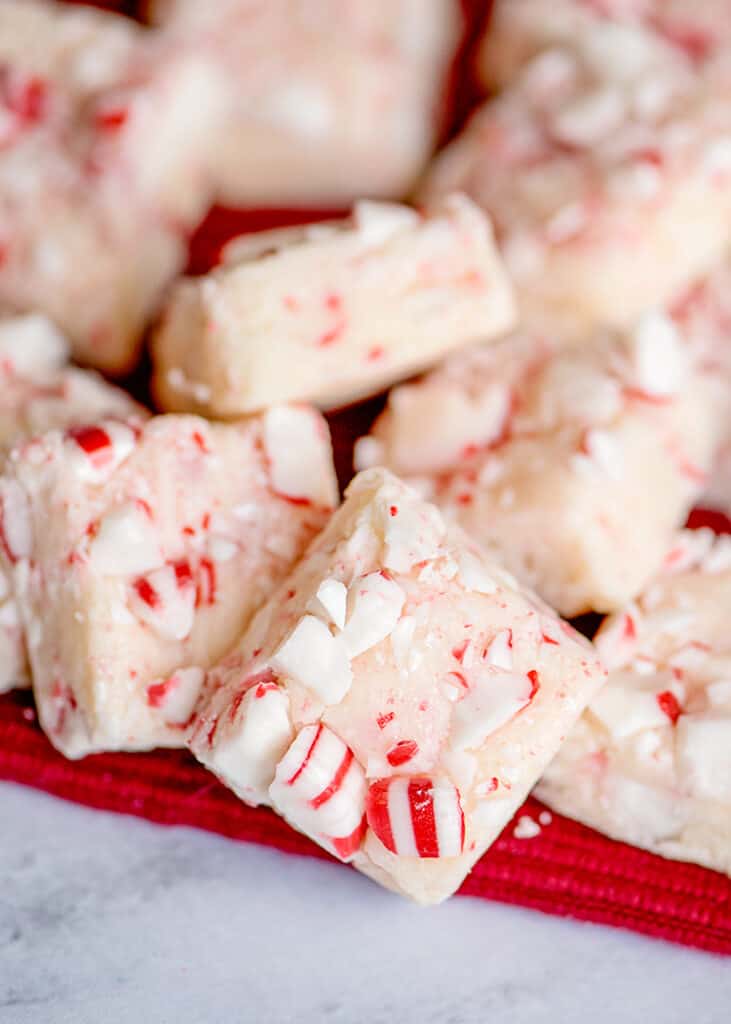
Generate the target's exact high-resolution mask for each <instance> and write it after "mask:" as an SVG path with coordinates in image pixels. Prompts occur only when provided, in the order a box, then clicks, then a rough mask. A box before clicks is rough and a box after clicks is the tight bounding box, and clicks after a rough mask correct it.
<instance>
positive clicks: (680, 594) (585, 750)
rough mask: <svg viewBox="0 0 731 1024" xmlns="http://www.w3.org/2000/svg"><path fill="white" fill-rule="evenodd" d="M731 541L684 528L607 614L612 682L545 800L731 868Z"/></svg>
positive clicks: (618, 834) (600, 642) (620, 833)
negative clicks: (634, 591) (633, 591)
mask: <svg viewBox="0 0 731 1024" xmlns="http://www.w3.org/2000/svg"><path fill="white" fill-rule="evenodd" d="M730 604H731V538H729V537H718V538H714V536H713V534H712V533H711V531H709V530H698V531H683V532H682V533H680V534H679V535H678V536H677V538H676V540H675V542H674V543H673V545H672V546H671V547H670V549H669V551H668V553H667V557H666V559H665V565H664V567H663V570H662V572H661V573H660V574H659V575H658V576H657V577H656V578H655V580H654V581H653V582H652V584H651V585H650V586H648V587H647V589H646V590H645V591H644V592H643V593H642V595H641V596H640V597H639V598H638V599H637V601H636V602H634V603H633V604H631V605H628V607H627V608H626V609H624V610H623V611H622V612H619V613H617V614H616V615H614V616H611V617H610V618H609V619H607V620H606V621H605V623H604V625H603V626H602V628H601V630H600V632H599V634H598V636H597V639H596V644H597V648H598V650H599V651H600V654H601V656H602V657H603V659H604V662H605V664H606V665H607V666H608V668H609V670H610V671H609V679H608V681H607V684H606V686H605V687H604V688H603V689H602V690H601V692H600V693H599V695H598V696H597V697H595V698H594V700H593V701H592V703H591V705H590V706H589V709H588V710H587V711H586V712H585V713H584V715H583V717H582V719H581V721H580V722H579V723H578V725H577V726H576V727H575V728H574V729H573V731H572V732H571V734H570V735H569V737H568V739H567V740H566V743H565V744H564V745H563V747H562V748H561V750H560V752H559V754H558V756H557V757H556V759H555V760H554V761H553V762H552V763H551V765H550V766H549V768H548V770H547V772H546V774H545V775H544V777H543V779H542V780H541V783H540V785H539V786H538V789H537V791H536V792H537V795H538V796H539V797H540V799H541V800H544V801H545V802H546V803H547V804H548V805H549V806H550V807H552V808H554V810H556V811H559V812H560V813H561V814H566V815H568V816H569V817H571V818H576V819H577V820H578V821H581V822H583V823H584V824H586V825H589V826H591V827H592V828H596V829H598V830H599V831H600V832H604V833H606V834H607V835H609V836H612V838H614V839H619V840H622V841H623V842H626V843H632V844H633V845H634V846H641V847H643V848H645V849H647V850H652V851H653V852H654V853H659V854H661V855H662V856H664V857H671V858H673V859H677V860H689V861H695V862H697V863H698V864H704V865H705V866H706V867H709V868H715V869H716V870H717V871H723V872H725V873H726V874H729V875H731V632H730V631H729V626H728V609H729V605H730Z"/></svg>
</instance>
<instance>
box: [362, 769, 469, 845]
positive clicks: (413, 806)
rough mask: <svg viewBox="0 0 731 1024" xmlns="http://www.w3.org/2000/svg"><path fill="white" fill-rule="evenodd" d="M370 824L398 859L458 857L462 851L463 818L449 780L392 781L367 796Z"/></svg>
mask: <svg viewBox="0 0 731 1024" xmlns="http://www.w3.org/2000/svg"><path fill="white" fill-rule="evenodd" d="M366 815H367V819H368V824H369V825H370V827H371V828H372V829H373V832H374V833H375V834H376V836H377V837H378V839H380V841H381V842H382V843H383V845H384V846H385V847H386V849H387V850H390V851H391V853H395V854H396V855H397V856H398V857H428V858H435V857H458V856H459V855H460V853H461V852H462V850H463V849H464V813H463V811H462V804H461V802H460V798H459V790H458V789H457V788H456V786H454V785H453V784H452V783H451V782H450V781H449V779H445V778H441V779H432V778H430V777H429V776H428V775H416V776H413V777H411V778H409V777H407V776H402V775H393V776H391V778H389V779H379V780H378V781H377V782H374V783H373V784H372V786H371V787H370V789H369V790H368V798H367V800H366Z"/></svg>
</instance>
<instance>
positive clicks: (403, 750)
mask: <svg viewBox="0 0 731 1024" xmlns="http://www.w3.org/2000/svg"><path fill="white" fill-rule="evenodd" d="M418 753H419V745H418V743H416V742H415V741H414V740H400V741H399V742H398V743H397V744H396V746H394V747H391V749H390V750H389V752H388V753H387V754H386V760H387V761H388V763H389V764H390V765H391V767H392V768H397V767H398V766H399V765H401V764H406V762H407V761H410V760H411V759H412V758H413V757H416V755H417V754H418Z"/></svg>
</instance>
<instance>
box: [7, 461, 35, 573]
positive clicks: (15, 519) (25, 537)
mask: <svg viewBox="0 0 731 1024" xmlns="http://www.w3.org/2000/svg"><path fill="white" fill-rule="evenodd" d="M0 544H1V545H2V548H3V551H4V552H5V556H6V557H7V558H8V560H9V561H10V562H11V564H13V563H15V562H17V561H19V560H20V559H21V558H29V557H30V555H31V552H32V550H33V527H32V524H31V518H30V510H29V508H28V500H27V498H26V496H25V494H24V492H23V489H22V488H21V487H20V486H19V485H18V484H17V483H16V482H15V481H14V480H3V481H0Z"/></svg>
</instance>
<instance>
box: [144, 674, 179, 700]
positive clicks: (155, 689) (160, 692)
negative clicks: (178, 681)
mask: <svg viewBox="0 0 731 1024" xmlns="http://www.w3.org/2000/svg"><path fill="white" fill-rule="evenodd" d="M174 685H175V677H174V676H170V677H169V678H168V679H163V681H162V682H161V683H152V685H151V686H148V687H147V703H148V706H149V707H151V708H159V707H162V705H163V704H164V703H165V699H166V697H167V695H168V693H169V692H170V690H171V689H172V687H173V686H174Z"/></svg>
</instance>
